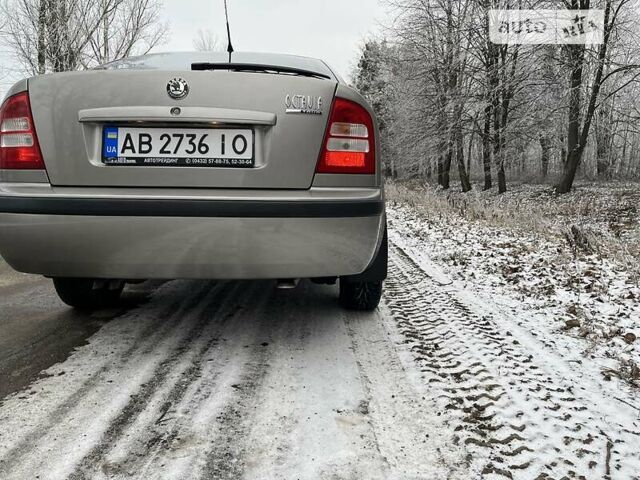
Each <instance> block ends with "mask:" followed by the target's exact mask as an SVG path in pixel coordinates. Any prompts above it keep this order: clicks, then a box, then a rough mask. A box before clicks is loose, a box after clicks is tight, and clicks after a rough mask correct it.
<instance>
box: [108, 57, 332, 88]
mask: <svg viewBox="0 0 640 480" xmlns="http://www.w3.org/2000/svg"><path fill="white" fill-rule="evenodd" d="M231 58H232V61H233V63H243V64H251V65H269V66H274V67H287V68H297V69H302V70H308V71H310V72H314V73H319V74H321V75H325V76H329V77H330V78H332V79H335V80H338V81H340V80H341V79H340V77H339V76H338V75H337V74H336V73H335V72H334V71H333V70H332V69H331V68H329V66H328V65H327V64H326V63H325V62H323V61H322V60H319V59H317V58H311V57H301V56H298V55H286V54H280V53H255V52H234V53H233V54H232V57H231ZM228 61H229V54H228V53H227V52H164V53H152V54H147V55H142V56H139V57H127V58H123V59H122V60H116V61H115V62H111V63H107V64H104V65H101V66H100V67H97V68H98V69H100V70H103V69H104V70H118V69H124V70H191V64H193V63H225V62H228Z"/></svg>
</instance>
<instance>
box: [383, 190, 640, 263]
mask: <svg viewBox="0 0 640 480" xmlns="http://www.w3.org/2000/svg"><path fill="white" fill-rule="evenodd" d="M387 196H388V198H389V200H390V201H392V202H393V201H397V202H400V203H405V204H408V205H411V206H412V207H413V208H415V209H416V210H417V211H419V212H420V213H421V215H423V216H424V217H425V218H426V219H433V220H434V221H440V220H442V219H443V218H444V217H446V218H448V219H450V220H451V221H456V220H457V219H460V220H466V221H471V222H481V223H483V224H485V225H487V226H491V227H496V228H506V229H509V230H511V231H515V232H519V233H521V234H526V235H531V234H533V235H540V236H543V237H544V238H546V239H548V240H558V239H562V240H563V241H566V242H568V243H569V245H570V246H571V247H572V248H574V249H575V250H576V254H578V253H580V251H581V250H582V251H584V253H597V254H598V255H599V256H602V257H605V258H612V259H615V260H617V261H619V262H625V263H628V264H629V266H630V267H631V268H632V270H634V271H637V272H638V273H639V274H640V218H639V215H640V184H637V183H636V184H633V183H626V184H622V183H600V184H578V185H577V186H576V188H575V190H574V191H573V192H572V193H570V194H568V195H556V194H555V193H553V191H552V190H551V188H550V187H549V186H545V185H523V184H512V185H509V192H507V193H506V194H504V195H498V194H497V193H496V192H495V191H489V192H483V191H481V190H479V189H478V188H476V189H475V190H473V191H471V192H468V193H462V192H459V191H453V190H452V191H443V190H442V189H441V188H439V187H437V186H434V185H429V184H424V183H418V182H415V181H412V182H402V183H400V182H389V183H388V184H387Z"/></svg>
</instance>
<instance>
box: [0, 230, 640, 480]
mask: <svg viewBox="0 0 640 480" xmlns="http://www.w3.org/2000/svg"><path fill="white" fill-rule="evenodd" d="M390 237H391V240H392V247H391V259H390V278H389V280H388V282H387V287H386V288H387V290H386V294H385V301H384V304H383V306H382V307H381V308H380V310H379V311H378V312H376V313H374V314H359V313H349V312H344V311H343V310H341V309H340V307H339V306H338V304H337V300H336V296H337V294H336V291H335V287H328V286H318V285H313V284H311V283H309V282H302V283H301V284H300V285H299V287H298V289H296V290H295V291H278V290H276V289H275V285H274V284H273V283H272V282H193V281H173V282H167V283H163V284H156V285H149V284H146V285H142V286H137V287H134V288H133V289H132V291H133V293H130V294H129V297H130V298H129V306H128V307H127V308H123V309H120V310H118V311H112V312H99V313H96V314H94V316H93V318H90V319H85V320H87V321H88V322H90V323H91V322H92V324H96V322H97V323H98V324H100V325H99V326H98V327H96V328H99V330H98V331H97V332H96V333H94V332H93V331H88V332H86V335H87V336H89V338H88V344H87V345H84V346H80V347H78V348H77V349H75V350H74V351H73V353H71V355H70V356H69V357H68V358H66V359H64V361H61V362H59V363H56V364H53V366H51V367H50V368H48V369H47V370H46V371H45V372H44V375H41V377H40V378H39V379H37V380H35V381H33V382H31V383H30V385H28V386H27V387H26V388H25V389H23V390H21V391H19V392H16V393H13V394H11V395H9V396H7V397H5V398H4V399H3V400H2V401H1V404H0V478H2V479H24V478H40V479H62V478H72V479H80V478H105V479H106V478H140V479H150V478H167V479H174V478H175V479H177V478H184V479H192V478H207V479H223V478H224V479H226V478H229V479H236V478H246V479H286V480H290V479H305V480H306V479H332V480H333V479H354V480H356V479H358V480H359V479H383V478H385V479H386V478H390V479H398V480H400V479H402V480H405V479H406V480H409V479H425V480H433V479H445V478H447V479H448V478H452V479H473V478H515V479H551V478H557V479H560V478H586V479H600V478H610V479H625V480H626V479H634V478H635V479H637V478H640V456H639V455H638V449H637V447H638V444H639V443H640V419H639V417H640V411H639V410H638V403H640V402H637V400H636V401H635V402H634V400H635V399H634V398H633V396H628V395H626V394H624V393H620V392H618V390H617V389H616V388H615V386H614V385H612V384H609V385H607V384H604V383H603V382H601V381H598V378H597V377H596V376H593V375H590V374H589V372H588V371H587V372H586V373H585V372H583V371H582V370H581V369H580V368H579V366H578V365H576V363H575V361H576V358H574V357H571V356H567V355H566V354H565V353H563V352H561V351H559V350H558V349H557V348H555V347H554V346H553V344H552V343H550V342H548V340H547V339H546V338H544V337H543V336H540V335H539V334H538V333H537V332H536V331H535V330H531V329H529V328H528V326H527V325H526V324H525V323H523V322H522V321H521V320H522V319H521V318H520V317H511V316H510V315H509V314H507V313H505V312H504V311H503V310H502V309H498V308H493V307H492V300H491V298H479V297H476V296H474V294H473V292H472V291H469V290H468V289H466V288H463V287H461V286H459V285H457V284H456V283H455V282H452V281H451V280H450V279H449V278H448V277H447V275H446V273H445V272H442V271H440V270H438V268H437V267H436V266H435V265H432V264H430V263H429V261H428V259H427V257H426V256H425V255H422V254H421V253H420V252H419V251H418V250H417V249H416V244H415V243H414V244H412V243H411V242H407V241H406V240H407V239H406V238H405V237H404V236H402V237H401V236H399V235H397V234H396V233H395V232H394V231H391V235H390ZM425 248H427V247H425ZM0 279H1V280H0V306H3V307H2V308H4V312H8V311H9V307H8V306H10V305H14V304H15V303H16V302H17V301H18V299H17V297H16V296H17V295H23V297H24V298H23V297H21V298H22V300H20V301H25V302H26V301H27V297H25V295H26V294H25V293H24V292H25V289H24V288H22V287H16V286H15V284H14V283H15V282H18V281H20V282H22V281H25V280H24V277H22V276H12V274H10V273H9V272H8V271H7V270H6V269H5V270H1V276H0ZM16 279H17V280H16ZM33 282H36V283H34V284H33V285H31V287H29V288H31V290H29V291H34V289H35V290H36V291H38V292H40V293H39V295H40V296H41V297H38V299H33V300H32V301H33V302H35V305H33V306H32V308H33V309H36V310H37V308H40V309H41V310H42V311H41V312H40V314H41V316H44V317H46V315H47V314H48V313H47V312H51V313H50V315H51V316H52V317H55V318H52V321H54V320H55V321H58V322H59V321H60V316H61V315H65V313H63V312H64V311H65V309H64V308H62V307H61V306H60V305H59V304H57V305H56V303H55V300H53V297H51V298H49V296H51V295H53V293H52V291H51V289H50V287H48V284H45V283H40V282H39V281H36V280H33ZM136 292H137V293H136ZM136 295H137V296H136ZM147 296H148V298H147V299H146V300H144V301H143V300H142V298H146V297H147ZM45 297H46V298H47V300H46V301H45V300H43V298H45ZM38 305H40V307H38ZM54 305H55V306H54ZM4 306H6V308H5V307H4ZM34 315H35V313H34ZM5 317H8V314H7V313H3V312H0V321H2V322H5V321H6V322H7V324H8V322H9V320H10V319H9V318H5ZM11 320H12V321H14V320H17V319H13V318H12V319H11ZM102 320H104V322H103V323H101V322H102ZM74 321H78V319H75V320H74ZM4 331H5V327H3V326H0V335H2V334H3V332H4ZM35 334H36V332H34V335H35ZM3 345H4V344H3ZM25 348H26V347H25ZM43 348H45V347H44V346H38V347H35V348H33V347H32V350H31V353H30V355H32V357H33V358H34V361H35V358H36V357H38V356H39V354H40V353H41V352H40V350H41V349H43ZM14 353H15V352H13V353H12V355H13V354H14ZM0 357H2V358H4V357H8V354H7V353H6V352H0ZM52 363H53V362H52ZM2 373H3V376H2V377H0V381H2V379H4V378H5V377H6V376H4V372H2Z"/></svg>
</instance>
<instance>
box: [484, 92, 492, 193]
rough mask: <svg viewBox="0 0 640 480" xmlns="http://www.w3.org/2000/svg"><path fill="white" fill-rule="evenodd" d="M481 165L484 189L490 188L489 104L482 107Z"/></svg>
mask: <svg viewBox="0 0 640 480" xmlns="http://www.w3.org/2000/svg"><path fill="white" fill-rule="evenodd" d="M482 165H483V167H484V190H491V187H492V186H493V185H492V181H491V105H490V104H487V106H486V107H485V108H484V131H483V132H482Z"/></svg>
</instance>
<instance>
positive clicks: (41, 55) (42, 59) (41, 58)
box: [38, 0, 49, 75]
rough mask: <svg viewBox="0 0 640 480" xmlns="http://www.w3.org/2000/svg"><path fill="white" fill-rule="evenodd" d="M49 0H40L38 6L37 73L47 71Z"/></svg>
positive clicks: (40, 73) (41, 73) (42, 73)
mask: <svg viewBox="0 0 640 480" xmlns="http://www.w3.org/2000/svg"><path fill="white" fill-rule="evenodd" d="M48 3H49V0H40V5H39V7H38V74H39V75H44V74H45V73H47V51H46V49H47V42H46V38H47V37H46V35H47V7H48Z"/></svg>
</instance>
